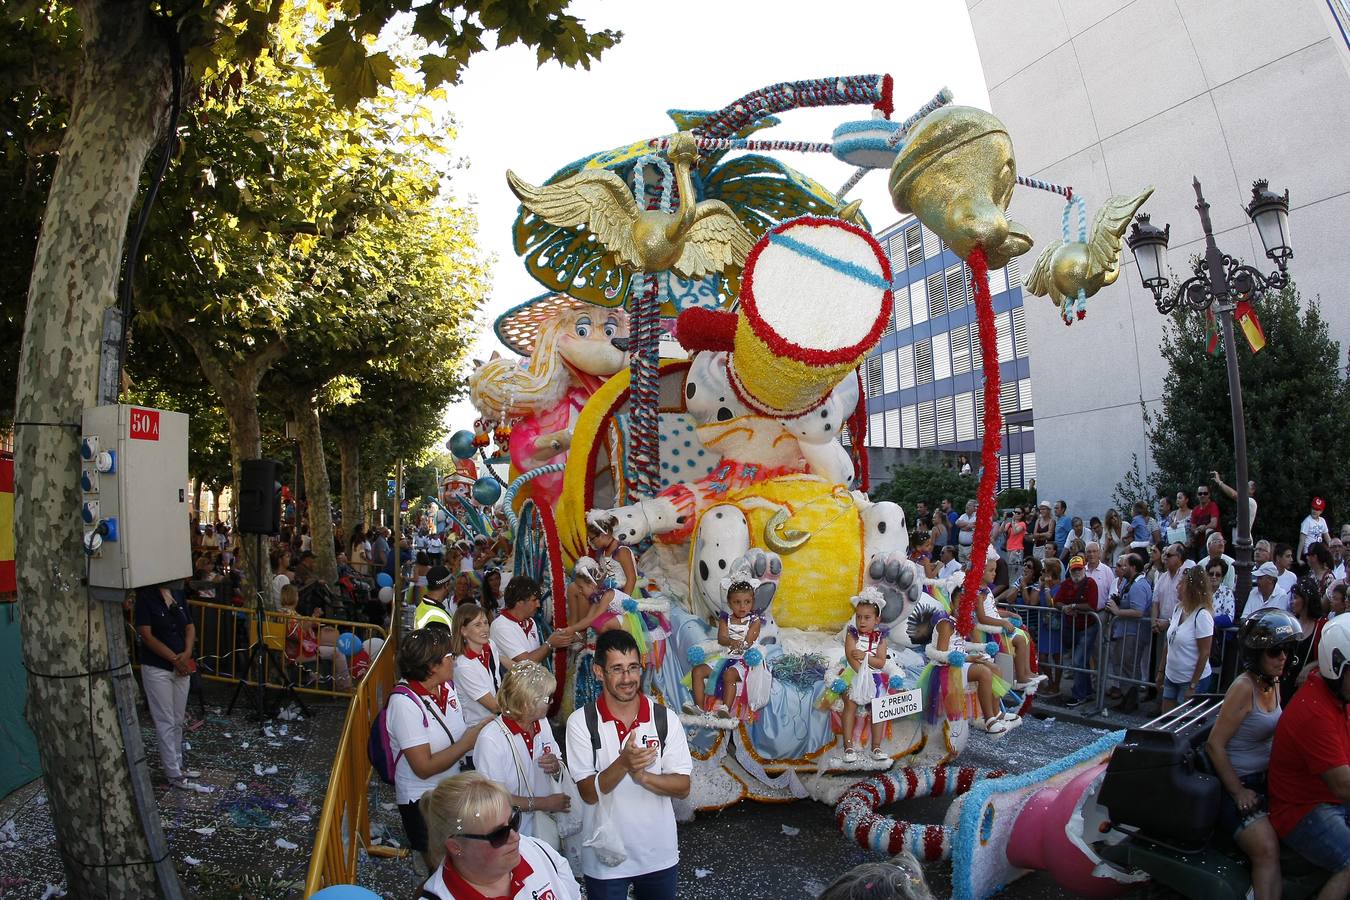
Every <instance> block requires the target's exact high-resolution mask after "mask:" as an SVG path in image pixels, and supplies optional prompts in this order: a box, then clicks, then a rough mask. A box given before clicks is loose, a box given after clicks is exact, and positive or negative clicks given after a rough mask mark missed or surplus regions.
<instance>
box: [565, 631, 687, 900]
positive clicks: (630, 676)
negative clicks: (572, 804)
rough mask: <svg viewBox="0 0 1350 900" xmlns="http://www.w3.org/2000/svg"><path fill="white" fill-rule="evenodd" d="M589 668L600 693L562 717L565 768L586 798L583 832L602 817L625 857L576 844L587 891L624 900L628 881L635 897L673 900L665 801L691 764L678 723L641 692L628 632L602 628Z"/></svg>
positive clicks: (669, 811)
mask: <svg viewBox="0 0 1350 900" xmlns="http://www.w3.org/2000/svg"><path fill="white" fill-rule="evenodd" d="M592 668H593V670H594V672H595V677H596V678H597V679H598V680H599V681H600V683H601V694H600V698H599V699H598V700H596V701H595V703H594V704H588V705H587V706H585V707H583V708H582V709H578V710H577V711H576V712H574V713H572V715H571V716H569V717H568V719H567V768H568V771H569V772H570V773H571V775H572V780H573V781H575V782H576V784H577V792H578V793H580V794H581V799H582V800H583V801H585V804H586V806H585V812H584V824H583V826H582V833H583V834H585V835H591V834H593V833H594V832H595V828H596V820H597V817H599V816H601V815H608V816H609V817H610V822H609V824H610V826H612V827H613V829H614V831H615V832H616V833H617V834H618V835H619V836H620V837H621V838H622V840H623V850H624V859H623V860H622V861H620V862H618V863H616V864H614V865H607V864H606V862H613V859H612V858H611V859H609V860H606V861H602V860H601V859H600V857H599V855H598V854H597V852H596V850H595V849H594V848H592V847H589V846H583V847H582V848H581V871H582V874H583V875H585V877H586V896H587V898H588V900H625V898H626V897H628V891H629V888H630V887H631V888H632V891H633V897H634V898H635V900H675V896H676V890H677V888H678V885H679V863H680V849H679V842H678V840H677V838H676V833H675V810H674V807H673V806H672V805H671V802H670V801H671V798H672V797H680V798H684V797H687V796H689V773H690V772H691V771H692V770H693V760H692V759H691V758H690V756H689V744H688V743H687V742H686V740H685V735H684V726H683V725H681V724H680V720H679V718H678V717H677V716H675V714H674V713H672V712H671V711H670V710H668V709H666V708H665V707H664V706H662V705H661V704H659V703H657V702H655V701H654V700H652V699H651V698H650V697H648V696H646V695H645V694H643V693H642V660H641V657H640V656H639V655H638V646H637V642H636V641H634V640H633V636H632V635H630V634H629V633H628V632H626V631H622V630H620V631H606V632H604V633H603V634H601V635H600V637H599V639H598V640H597V641H596V642H595V661H594V662H593V663H592ZM658 717H660V719H658ZM661 719H663V720H664V721H663V722H662V721H661ZM601 794H606V795H609V797H608V798H607V801H606V807H607V808H608V812H606V813H602V812H601V811H600V808H599V807H598V806H597V804H598V803H599V800H600V795H601Z"/></svg>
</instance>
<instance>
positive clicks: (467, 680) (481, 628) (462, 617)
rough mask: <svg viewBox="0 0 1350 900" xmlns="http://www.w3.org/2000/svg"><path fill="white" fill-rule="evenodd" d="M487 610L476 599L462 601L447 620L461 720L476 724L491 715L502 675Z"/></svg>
mask: <svg viewBox="0 0 1350 900" xmlns="http://www.w3.org/2000/svg"><path fill="white" fill-rule="evenodd" d="M490 634H491V631H490V628H489V624H488V617H487V611H486V610H484V609H483V607H481V606H479V605H478V604H477V603H465V604H464V605H463V606H461V607H459V608H458V609H456V610H455V618H454V621H452V622H451V624H450V647H451V649H452V650H453V651H454V654H455V691H456V692H457V693H458V694H459V699H460V702H461V703H463V704H464V721H465V722H468V723H469V724H470V725H477V724H478V723H479V722H482V721H483V720H484V719H491V718H492V717H493V716H495V715H496V714H497V713H498V712H500V710H499V709H498V708H497V691H499V690H500V689H501V686H502V682H501V676H500V674H499V673H498V671H497V654H496V653H494V652H493V650H492V641H491V640H490V639H489V635H490Z"/></svg>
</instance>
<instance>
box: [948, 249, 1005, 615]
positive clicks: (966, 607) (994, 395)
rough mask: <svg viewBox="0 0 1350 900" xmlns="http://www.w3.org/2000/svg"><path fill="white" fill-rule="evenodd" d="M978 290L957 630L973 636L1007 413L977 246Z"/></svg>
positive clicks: (973, 256)
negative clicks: (980, 401)
mask: <svg viewBox="0 0 1350 900" xmlns="http://www.w3.org/2000/svg"><path fill="white" fill-rule="evenodd" d="M966 264H967V265H968V266H970V277H971V282H972V284H973V287H974V289H975V321H976V322H977V323H979V328H980V364H981V369H982V371H983V373H984V440H983V441H982V442H981V444H980V466H981V468H982V471H981V472H980V488H979V492H978V493H977V494H976V498H975V501H976V505H977V507H978V509H977V511H976V518H975V535H974V538H973V541H972V543H971V547H970V571H969V572H967V573H966V581H965V585H964V588H963V589H962V591H961V604H960V607H959V608H958V610H957V615H956V627H957V629H958V630H959V631H960V632H961V634H962V635H964V636H966V637H970V636H971V634H972V633H973V632H974V630H975V604H976V603H977V602H978V600H979V593H980V585H981V583H982V582H983V580H984V564H985V557H986V556H987V555H988V553H989V537H990V535H991V533H992V532H993V529H994V505H995V503H996V498H995V496H994V488H995V487H997V486H998V452H999V449H1000V448H1001V447H1002V446H1003V412H1002V410H1001V409H1000V408H999V395H1000V390H999V370H998V334H997V332H996V331H995V329H994V298H993V297H992V296H990V294H989V263H988V261H987V259H986V258H985V254H984V248H983V247H979V246H977V247H976V248H975V249H974V250H971V251H970V258H969V259H967V260H966Z"/></svg>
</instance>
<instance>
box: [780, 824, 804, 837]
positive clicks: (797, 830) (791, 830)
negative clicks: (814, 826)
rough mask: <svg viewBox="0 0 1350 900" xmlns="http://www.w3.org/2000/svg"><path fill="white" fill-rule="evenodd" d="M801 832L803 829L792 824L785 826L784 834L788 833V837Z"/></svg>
mask: <svg viewBox="0 0 1350 900" xmlns="http://www.w3.org/2000/svg"><path fill="white" fill-rule="evenodd" d="M801 833H802V830H801V829H800V828H793V827H792V826H791V825H784V826H783V834H786V835H787V836H788V837H796V836H797V835H799V834H801Z"/></svg>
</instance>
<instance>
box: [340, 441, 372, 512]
mask: <svg viewBox="0 0 1350 900" xmlns="http://www.w3.org/2000/svg"><path fill="white" fill-rule="evenodd" d="M337 444H338V453H339V454H340V456H341V459H342V530H343V531H344V532H345V533H347V534H351V533H352V528H353V527H355V525H356V523H357V522H360V523H361V525H362V527H364V526H365V524H366V516H365V503H364V502H363V501H362V499H361V435H360V434H359V433H358V432H355V431H339V432H337Z"/></svg>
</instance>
